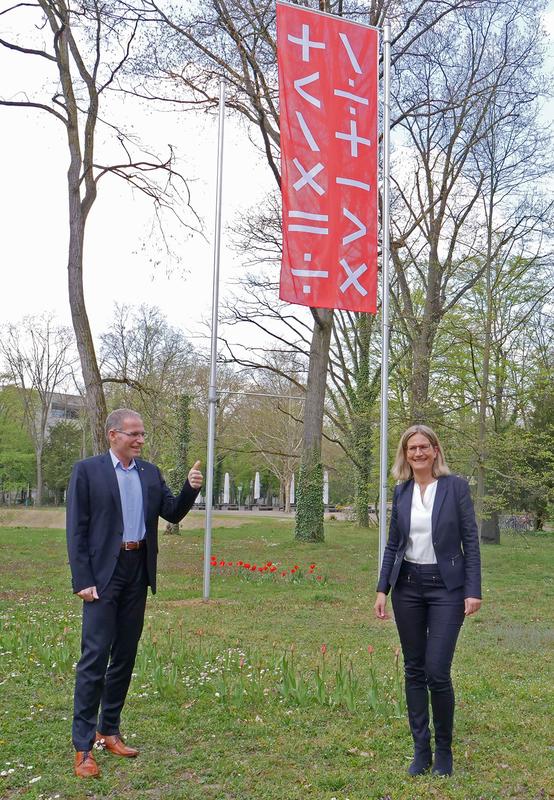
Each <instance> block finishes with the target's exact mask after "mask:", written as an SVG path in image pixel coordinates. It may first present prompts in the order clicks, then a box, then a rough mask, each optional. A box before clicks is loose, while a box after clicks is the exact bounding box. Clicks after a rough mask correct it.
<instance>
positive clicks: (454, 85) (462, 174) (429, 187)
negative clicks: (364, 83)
mask: <svg viewBox="0 0 554 800" xmlns="http://www.w3.org/2000/svg"><path fill="white" fill-rule="evenodd" d="M541 6H542V4H541V3H540V2H539V3H536V4H534V5H533V9H534V11H535V14H532V13H531V8H530V5H529V4H528V3H526V4H523V3H510V4H502V3H500V4H499V3H483V4H481V5H480V6H479V7H475V8H472V9H471V10H470V11H468V10H466V9H462V10H460V11H459V12H458V13H455V14H453V15H452V18H451V19H449V21H448V24H445V25H442V26H437V27H436V28H433V30H429V31H428V32H427V33H426V34H425V35H424V36H422V37H421V38H420V40H419V42H418V44H417V46H416V48H415V51H416V52H414V53H413V55H412V57H411V58H407V59H406V60H405V62H404V63H403V69H402V70H399V71H398V72H397V74H396V80H395V103H396V105H397V107H398V108H399V112H400V113H399V118H400V122H399V126H400V128H401V129H402V132H403V134H404V142H403V144H404V145H405V149H403V152H402V155H401V158H402V161H403V165H404V168H403V169H402V168H400V167H398V168H397V170H396V175H397V178H396V181H395V184H396V191H395V199H394V202H395V211H394V214H393V218H392V219H393V244H392V255H393V263H394V267H395V272H396V286H395V291H394V293H393V300H394V303H395V304H396V308H397V312H398V315H397V319H398V324H399V326H400V334H401V335H403V336H405V337H406V340H407V342H408V343H409V346H410V350H411V352H412V364H411V374H412V379H411V387H410V389H411V398H410V399H411V402H410V406H411V408H410V417H411V419H412V421H414V422H420V421H424V420H426V419H429V413H430V411H431V408H430V405H429V379H430V373H431V360H432V354H433V346H434V342H435V337H436V334H437V331H438V327H439V325H440V322H441V320H442V319H443V318H444V316H445V314H447V313H448V311H449V310H451V309H453V308H454V307H455V306H456V305H457V304H458V303H459V301H460V300H461V298H463V297H464V296H465V295H466V294H467V293H468V292H469V291H470V290H471V288H472V287H473V286H474V285H475V284H476V282H477V281H478V280H479V279H480V276H481V275H483V274H484V273H485V271H486V269H487V264H488V263H490V259H491V257H493V253H492V251H491V250H490V249H489V251H487V246H488V245H487V235H486V226H483V225H482V221H481V217H480V215H479V208H478V204H479V203H480V202H481V200H482V199H483V196H484V193H485V192H486V186H488V184H489V174H488V172H487V168H486V166H485V165H484V163H483V154H484V153H485V152H487V151H488V152H489V155H490V152H492V150H493V149H495V144H494V142H495V138H496V137H497V136H498V133H499V131H501V133H500V136H503V137H504V139H505V141H506V142H508V140H510V131H511V130H512V125H513V122H514V119H515V118H516V117H517V115H518V114H519V113H520V112H522V111H523V113H525V107H526V106H527V107H530V106H532V105H533V104H534V103H535V101H536V99H537V96H538V93H539V80H538V74H537V73H538V69H539V67H540V63H541V56H540V25H539V18H540V15H539V13H538V11H539V10H540V7H541ZM525 130H527V128H525ZM511 144H512V145H514V144H520V145H523V142H522V141H521V139H520V140H519V142H518V137H517V136H511ZM502 149H504V148H502ZM532 149H533V148H532V147H528V148H526V149H525V150H523V149H522V150H520V153H519V155H518V154H517V152H514V153H513V159H512V157H511V153H510V155H508V152H509V150H508V152H506V151H504V163H503V164H502V163H501V162H500V161H498V160H497V176H498V175H499V174H501V172H503V171H504V172H505V169H506V166H507V164H508V163H509V161H512V163H513V162H515V161H517V160H518V159H519V158H520V157H521V155H522V154H525V155H524V161H526V159H527V156H528V154H529V153H530V152H531V150H532ZM507 158H508V161H507V160H506V159H507ZM531 161H532V159H531ZM408 165H409V166H408ZM406 166H408V169H406ZM498 170H500V172H498ZM513 175H514V173H513V172H512V178H513ZM506 177H507V176H506ZM535 177H536V172H535ZM507 179H508V180H509V178H507ZM497 189H498V193H497V195H496V196H495V198H494V201H493V202H494V204H495V205H496V203H497V202H499V201H500V200H501V201H503V203H504V211H503V212H502V213H504V214H505V220H506V230H505V231H504V235H506V234H507V235H508V240H509V238H510V236H511V237H513V238H514V237H515V238H516V239H518V238H519V237H521V236H522V234H523V232H524V230H527V233H528V234H529V233H530V230H531V231H532V226H533V223H532V222H531V221H530V215H529V212H528V211H523V213H521V212H520V213H519V214H518V215H517V217H516V218H512V215H511V212H510V210H509V207H508V208H506V203H505V201H506V199H507V197H506V195H507V192H506V191H505V190H504V189H503V188H502V187H501V186H499V187H497ZM487 196H488V197H489V198H490V196H491V194H490V191H489V192H488V195H487ZM491 224H493V226H494V223H493V222H492V219H491ZM530 226H531V229H530ZM531 235H532V233H531ZM500 243H501V244H500ZM490 244H491V242H490V240H489V245H490ZM499 244H500V246H501V247H502V246H505V245H506V239H505V238H504V236H503V235H500V236H499V237H498V241H497V242H495V244H494V247H497V246H498V245H499ZM487 252H488V255H487V257H486V258H479V257H478V254H480V253H487Z"/></svg>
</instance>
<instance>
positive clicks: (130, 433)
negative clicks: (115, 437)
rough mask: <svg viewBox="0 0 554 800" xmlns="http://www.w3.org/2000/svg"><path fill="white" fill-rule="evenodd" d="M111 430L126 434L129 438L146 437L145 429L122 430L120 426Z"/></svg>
mask: <svg viewBox="0 0 554 800" xmlns="http://www.w3.org/2000/svg"><path fill="white" fill-rule="evenodd" d="M113 430H114V431H116V432H117V433H122V434H124V436H128V437H129V438H130V439H146V437H147V433H146V431H122V430H121V429H120V428H114V429H113Z"/></svg>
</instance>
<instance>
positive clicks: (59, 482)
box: [43, 420, 82, 503]
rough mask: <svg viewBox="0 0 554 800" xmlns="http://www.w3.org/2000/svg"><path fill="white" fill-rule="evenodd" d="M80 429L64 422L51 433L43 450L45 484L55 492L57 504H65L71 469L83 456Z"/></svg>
mask: <svg viewBox="0 0 554 800" xmlns="http://www.w3.org/2000/svg"><path fill="white" fill-rule="evenodd" d="M81 438H82V432H81V430H80V428H79V427H78V426H77V425H75V424H74V423H72V422H67V421H65V420H62V421H60V422H58V423H57V424H56V425H54V426H53V427H52V428H51V429H50V432H49V435H48V440H47V442H46V444H45V445H44V449H43V475H44V482H45V484H46V485H47V486H48V488H49V489H50V491H52V492H54V494H55V498H56V503H63V502H64V498H65V490H66V488H67V485H68V483H69V477H70V475H71V469H72V467H73V464H74V463H75V461H77V460H78V459H79V457H80V455H81Z"/></svg>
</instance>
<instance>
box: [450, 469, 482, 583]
mask: <svg viewBox="0 0 554 800" xmlns="http://www.w3.org/2000/svg"><path fill="white" fill-rule="evenodd" d="M456 483H457V485H458V514H459V518H460V536H461V539H462V547H463V550H464V568H465V580H464V597H477V598H479V599H480V598H481V553H480V550H479V533H478V530H477V520H476V519H475V510H474V508H473V501H472V499H471V494H470V491H469V485H468V483H467V481H465V480H463V479H461V478H460V479H458V481H457V482H456Z"/></svg>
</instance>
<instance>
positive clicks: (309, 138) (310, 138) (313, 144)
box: [296, 111, 319, 153]
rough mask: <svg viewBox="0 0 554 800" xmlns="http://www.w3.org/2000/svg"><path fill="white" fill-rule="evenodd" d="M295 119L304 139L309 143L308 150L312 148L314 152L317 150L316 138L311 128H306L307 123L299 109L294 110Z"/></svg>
mask: <svg viewBox="0 0 554 800" xmlns="http://www.w3.org/2000/svg"><path fill="white" fill-rule="evenodd" d="M296 119H297V120H298V123H299V125H300V128H301V129H302V133H303V134H304V138H305V139H306V141H307V142H308V144H309V145H310V150H312V151H313V152H314V153H316V152H319V147H318V144H317V142H316V140H315V139H314V137H313V134H312V132H311V130H310V129H309V128H308V124H307V122H306V120H305V119H304V115H303V114H302V112H301V111H297V112H296Z"/></svg>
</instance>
